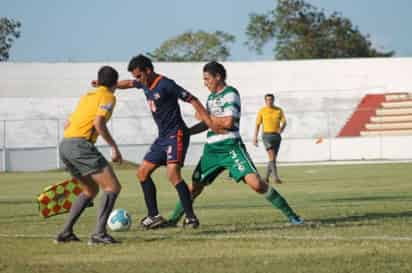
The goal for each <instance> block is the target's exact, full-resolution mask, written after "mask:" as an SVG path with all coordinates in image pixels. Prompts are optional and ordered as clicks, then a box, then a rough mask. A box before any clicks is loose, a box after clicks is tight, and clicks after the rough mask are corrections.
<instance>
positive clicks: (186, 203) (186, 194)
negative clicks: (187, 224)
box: [176, 180, 196, 218]
mask: <svg viewBox="0 0 412 273" xmlns="http://www.w3.org/2000/svg"><path fill="white" fill-rule="evenodd" d="M176 190H177V193H178V194H179V198H180V202H181V203H182V206H183V209H184V211H185V214H186V217H187V218H195V217H196V216H195V213H194V212H193V205H192V202H193V201H192V198H191V195H190V191H189V188H188V187H187V184H186V182H185V181H184V180H182V181H180V182H179V183H177V184H176Z"/></svg>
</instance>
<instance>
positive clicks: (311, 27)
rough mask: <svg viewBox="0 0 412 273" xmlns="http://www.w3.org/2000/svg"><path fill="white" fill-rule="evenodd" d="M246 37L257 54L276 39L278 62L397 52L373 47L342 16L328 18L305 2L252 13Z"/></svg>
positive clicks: (283, 1)
mask: <svg viewBox="0 0 412 273" xmlns="http://www.w3.org/2000/svg"><path fill="white" fill-rule="evenodd" d="M246 35H247V37H248V41H247V42H246V44H247V45H248V46H249V48H250V49H251V50H254V51H256V52H257V53H261V52H262V47H263V46H264V45H265V44H267V43H268V42H269V41H271V40H273V39H275V40H276V45H275V47H274V53H275V58H276V59H279V60H284V59H286V60H287V59H315V58H319V59H321V58H355V57H390V56H393V55H394V51H390V52H380V51H378V50H376V49H375V48H373V46H372V42H371V41H370V37H369V35H363V34H362V33H361V32H360V31H359V30H358V28H357V27H356V26H354V25H353V24H352V22H351V21H350V20H349V19H348V18H345V17H343V16H342V15H341V14H340V13H337V12H333V13H332V14H331V15H329V16H327V15H326V14H325V11H324V10H319V9H318V8H316V7H314V6H312V5H310V4H308V3H307V2H305V1H304V0H278V5H277V6H276V8H275V9H274V10H271V11H269V12H267V13H265V14H255V13H253V14H250V16H249V24H248V26H247V29H246Z"/></svg>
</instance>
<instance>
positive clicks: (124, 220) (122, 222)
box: [107, 209, 132, 231]
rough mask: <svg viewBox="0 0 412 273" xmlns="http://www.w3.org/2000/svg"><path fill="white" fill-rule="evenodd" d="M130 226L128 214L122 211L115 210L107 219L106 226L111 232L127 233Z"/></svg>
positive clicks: (130, 220)
mask: <svg viewBox="0 0 412 273" xmlns="http://www.w3.org/2000/svg"><path fill="white" fill-rule="evenodd" d="M131 225H132V218H131V217H130V214H129V213H128V212H127V211H126V210H124V209H115V210H113V211H112V213H110V215H109V219H107V226H108V227H109V229H110V230H111V231H127V230H129V229H130V226H131Z"/></svg>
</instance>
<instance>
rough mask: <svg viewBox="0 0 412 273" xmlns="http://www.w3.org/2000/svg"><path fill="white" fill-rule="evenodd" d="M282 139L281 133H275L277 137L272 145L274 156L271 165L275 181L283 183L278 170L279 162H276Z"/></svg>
mask: <svg viewBox="0 0 412 273" xmlns="http://www.w3.org/2000/svg"><path fill="white" fill-rule="evenodd" d="M281 141H282V137H281V136H280V134H275V137H274V139H273V146H272V153H273V158H272V166H271V167H272V172H273V176H274V177H275V182H276V183H278V184H281V183H282V180H281V179H280V177H279V172H278V169H277V164H276V162H277V156H278V153H279V148H280V143H281Z"/></svg>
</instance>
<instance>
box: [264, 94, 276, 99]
mask: <svg viewBox="0 0 412 273" xmlns="http://www.w3.org/2000/svg"><path fill="white" fill-rule="evenodd" d="M267 97H270V98H272V100H275V95H273V94H272V93H267V94H266V95H265V99H266V98H267Z"/></svg>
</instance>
